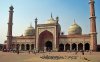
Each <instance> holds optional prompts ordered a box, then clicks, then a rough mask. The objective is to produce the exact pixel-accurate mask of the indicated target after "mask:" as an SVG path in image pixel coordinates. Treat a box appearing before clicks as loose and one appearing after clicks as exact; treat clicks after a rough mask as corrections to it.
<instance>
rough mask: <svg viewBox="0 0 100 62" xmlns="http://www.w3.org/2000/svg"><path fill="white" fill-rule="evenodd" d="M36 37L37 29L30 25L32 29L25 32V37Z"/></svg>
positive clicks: (29, 28)
mask: <svg viewBox="0 0 100 62" xmlns="http://www.w3.org/2000/svg"><path fill="white" fill-rule="evenodd" d="M34 35H35V29H34V28H33V27H32V25H31V24H30V27H28V28H27V29H26V31H25V36H34Z"/></svg>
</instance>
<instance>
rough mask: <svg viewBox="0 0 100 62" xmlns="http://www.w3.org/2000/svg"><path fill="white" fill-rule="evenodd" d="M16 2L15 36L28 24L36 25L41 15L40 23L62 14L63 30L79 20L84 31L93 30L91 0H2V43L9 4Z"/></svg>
mask: <svg viewBox="0 0 100 62" xmlns="http://www.w3.org/2000/svg"><path fill="white" fill-rule="evenodd" d="M11 5H13V7H14V15H13V36H21V35H22V34H23V35H24V33H25V30H26V29H27V27H29V26H30V23H32V26H33V27H34V24H35V23H34V19H35V18H36V17H37V18H38V24H43V23H45V22H46V21H47V20H48V19H50V16H51V13H52V15H53V18H56V17H57V16H58V17H59V23H60V25H61V31H62V32H64V33H65V34H68V33H67V32H68V28H69V27H70V25H72V24H73V22H74V19H75V21H76V23H77V24H78V25H79V26H81V28H82V33H83V34H89V33H90V20H89V17H90V11H89V0H0V43H2V44H3V43H4V41H5V40H6V39H7V37H6V36H7V29H8V28H7V26H8V25H7V23H8V17H9V7H10V6H11ZM99 6H100V0H95V13H96V26H97V33H98V34H97V37H98V38H97V43H98V44H100V7H99Z"/></svg>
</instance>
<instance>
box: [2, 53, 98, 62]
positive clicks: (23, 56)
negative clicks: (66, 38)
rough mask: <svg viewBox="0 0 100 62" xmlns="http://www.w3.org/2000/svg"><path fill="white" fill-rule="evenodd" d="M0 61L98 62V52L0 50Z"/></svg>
mask: <svg viewBox="0 0 100 62" xmlns="http://www.w3.org/2000/svg"><path fill="white" fill-rule="evenodd" d="M0 62H100V52H92V53H90V52H84V55H82V53H81V52H78V53H77V54H76V52H45V53H42V52H41V53H36V54H34V53H32V52H30V53H29V52H28V51H26V52H23V51H21V52H20V53H19V54H17V53H13V52H2V51H0Z"/></svg>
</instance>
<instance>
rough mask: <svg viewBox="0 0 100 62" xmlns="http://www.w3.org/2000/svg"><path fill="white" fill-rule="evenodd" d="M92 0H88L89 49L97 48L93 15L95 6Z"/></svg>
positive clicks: (94, 17)
mask: <svg viewBox="0 0 100 62" xmlns="http://www.w3.org/2000/svg"><path fill="white" fill-rule="evenodd" d="M94 3H95V2H94V0H90V3H89V4H90V36H91V38H90V43H91V46H90V49H91V50H94V51H96V50H97V32H96V16H95V7H94Z"/></svg>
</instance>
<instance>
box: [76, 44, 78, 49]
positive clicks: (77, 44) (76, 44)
mask: <svg viewBox="0 0 100 62" xmlns="http://www.w3.org/2000/svg"><path fill="white" fill-rule="evenodd" d="M76 48H77V51H78V43H77V44H76Z"/></svg>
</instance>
